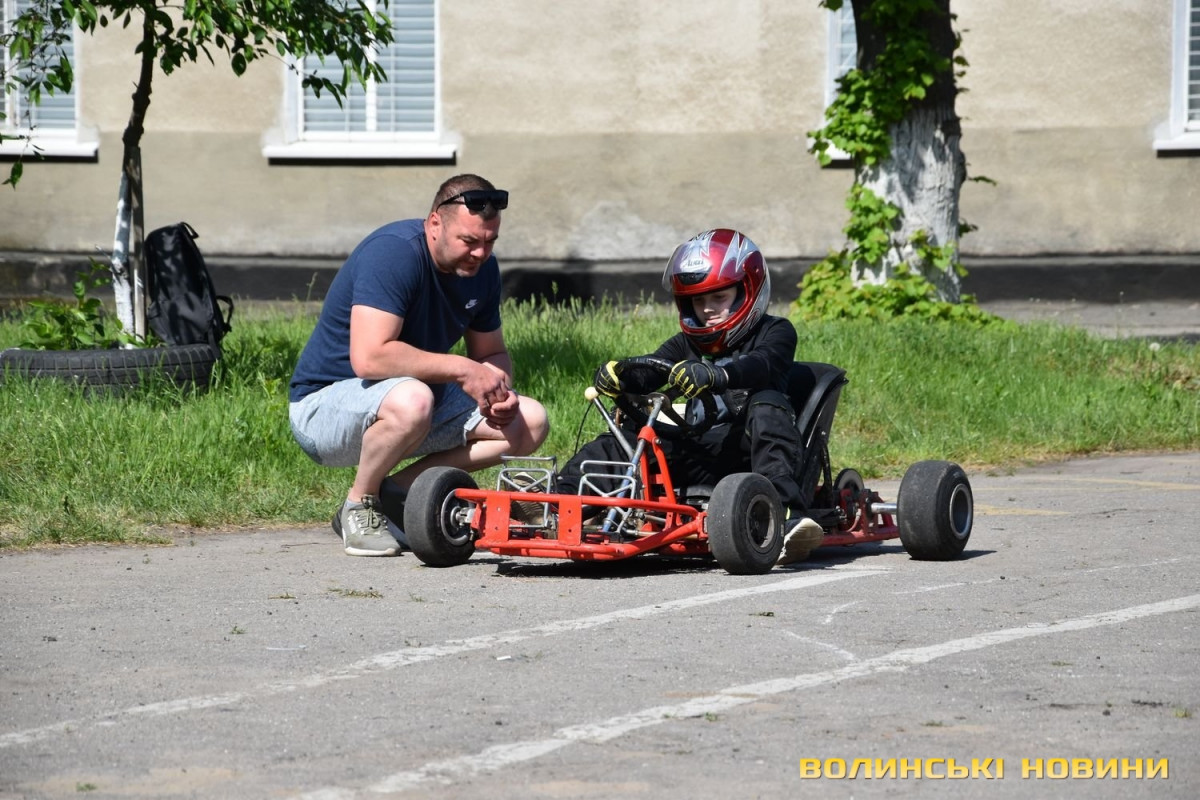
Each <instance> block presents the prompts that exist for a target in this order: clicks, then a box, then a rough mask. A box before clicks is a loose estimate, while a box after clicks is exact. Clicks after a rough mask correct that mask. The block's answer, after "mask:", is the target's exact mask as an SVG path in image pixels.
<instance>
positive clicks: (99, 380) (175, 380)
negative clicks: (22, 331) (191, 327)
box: [0, 344, 221, 394]
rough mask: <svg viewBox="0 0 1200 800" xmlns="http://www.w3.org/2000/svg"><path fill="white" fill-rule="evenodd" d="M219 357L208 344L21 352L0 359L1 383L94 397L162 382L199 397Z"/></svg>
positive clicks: (7, 354) (13, 350) (12, 350)
mask: <svg viewBox="0 0 1200 800" xmlns="http://www.w3.org/2000/svg"><path fill="white" fill-rule="evenodd" d="M220 357H221V352H220V350H219V349H217V348H215V347H213V346H212V345H210V344H186V345H176V346H170V347H134V348H127V349H126V348H110V349H104V350H101V349H96V350H24V349H20V348H13V349H10V350H5V351H4V352H2V353H0V380H4V379H8V378H10V377H12V376H21V377H23V378H48V379H51V380H58V381H64V382H67V383H74V384H77V385H80V386H84V387H86V388H87V389H88V390H89V391H90V392H94V393H111V394H120V393H121V392H123V391H125V390H127V389H131V388H134V387H137V386H140V385H142V384H144V383H152V382H153V381H155V380H161V379H165V380H167V381H168V382H169V383H171V384H173V385H175V386H179V387H186V388H194V389H196V390H200V391H203V390H205V389H207V388H208V386H209V383H210V382H211V380H212V372H213V365H215V364H216V362H217V360H218V359H219V358H220Z"/></svg>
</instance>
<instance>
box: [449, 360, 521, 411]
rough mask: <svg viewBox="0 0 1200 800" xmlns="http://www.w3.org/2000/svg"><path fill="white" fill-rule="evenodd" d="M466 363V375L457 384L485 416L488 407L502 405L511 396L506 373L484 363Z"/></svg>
mask: <svg viewBox="0 0 1200 800" xmlns="http://www.w3.org/2000/svg"><path fill="white" fill-rule="evenodd" d="M467 363H468V364H469V367H468V370H467V373H466V375H464V376H463V378H462V380H461V381H460V382H459V383H460V385H461V386H462V390H463V391H464V392H466V393H467V394H468V395H470V396H471V398H472V399H473V400H474V401H475V402H476V403H477V404H478V405H479V411H480V412H481V413H482V414H484V415H487V413H488V409H489V407H491V406H495V405H497V404H500V403H504V402H505V401H506V400H508V396H509V395H510V394H512V391H511V390H510V388H509V377H508V373H507V372H505V371H504V370H502V369H500V368H499V367H497V366H494V365H492V364H488V363H486V362H482V363H481V362H478V361H469V360H468V361H467Z"/></svg>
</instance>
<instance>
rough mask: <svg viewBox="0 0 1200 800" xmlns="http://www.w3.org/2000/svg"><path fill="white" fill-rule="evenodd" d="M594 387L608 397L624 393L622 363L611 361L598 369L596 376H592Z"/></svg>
mask: <svg viewBox="0 0 1200 800" xmlns="http://www.w3.org/2000/svg"><path fill="white" fill-rule="evenodd" d="M592 385H593V386H595V387H596V391H598V392H600V394H603V395H607V396H608V397H616V396H617V395H619V394H620V393H621V391H622V389H621V362H619V361H609V362H608V363H606V364H601V365H600V366H599V367H597V368H596V374H595V375H594V376H592Z"/></svg>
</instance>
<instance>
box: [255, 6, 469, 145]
mask: <svg viewBox="0 0 1200 800" xmlns="http://www.w3.org/2000/svg"><path fill="white" fill-rule="evenodd" d="M366 4H367V7H368V8H370V9H372V10H374V9H375V5H376V4H375V0H366ZM382 10H383V13H385V14H386V15H387V16H388V17H389V18H390V19H391V21H392V36H393V42H392V44H391V45H389V46H388V47H387V48H386V49H384V50H383V51H382V52H379V53H376V54H375V58H376V61H377V63H379V64H380V65H381V66H382V67H383V69H384V71H385V72H386V73H387V81H385V82H382V83H379V82H376V81H374V80H372V81H369V82H368V85H367V86H366V87H363V86H362V85H360V84H358V83H352V84H351V86H350V87H349V89H348V90H347V92H346V96H345V98H343V100H342V104H341V105H340V106H339V105H338V102H337V100H335V99H334V98H333V97H332V96H331V95H330V94H329V93H328V92H323V93H322V94H321V96H320V97H318V96H317V95H316V93H314V92H313V91H312V90H311V89H304V88H303V87H302V86H301V76H300V75H298V74H296V72H295V71H291V70H289V75H288V99H287V118H288V120H289V127H290V130H288V131H287V132H286V134H285V138H286V141H285V142H284V143H283V144H278V145H268V146H267V147H265V148H264V154H265V155H267V156H268V157H271V158H284V159H289V158H300V159H304V158H325V159H405V158H411V159H448V158H451V157H453V156H454V154H455V144H454V143H453V142H450V141H447V138H446V137H444V135H443V132H442V131H441V127H440V120H439V112H440V104H439V97H438V72H437V67H438V60H437V56H438V52H437V0H391V2H390V3H389V4H388V5H387V7H386V8H385V9H382ZM341 69H342V67H341V63H340V62H339V61H337V60H336V59H327V60H326V63H325V64H322V63H321V60H320V59H319V58H317V57H316V56H309V57H307V58H306V59H305V61H304V70H305V72H308V73H313V72H316V73H317V74H319V75H324V76H326V77H330V78H334V79H336V78H337V77H339V76H340V75H341Z"/></svg>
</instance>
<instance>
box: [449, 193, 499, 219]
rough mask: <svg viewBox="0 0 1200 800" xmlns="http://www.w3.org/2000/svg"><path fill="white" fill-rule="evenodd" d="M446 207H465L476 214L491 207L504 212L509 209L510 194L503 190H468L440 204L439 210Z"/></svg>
mask: <svg viewBox="0 0 1200 800" xmlns="http://www.w3.org/2000/svg"><path fill="white" fill-rule="evenodd" d="M444 205H463V206H466V207H467V210H468V211H471V212H473V213H476V214H478V213H479V212H480V211H483V210H484V209H485V208H487V207H488V206H489V205H490V206H491V207H492V208H494V209H496V210H497V211H503V210H504V209H506V208H508V192H506V191H504V190H503V189H468V190H467V191H465V192H459V193H458V194H456V195H454V196H453V197H448V198H446V199H445V200H443V201H442V202H440V203H438V208H441V207H442V206H444Z"/></svg>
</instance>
